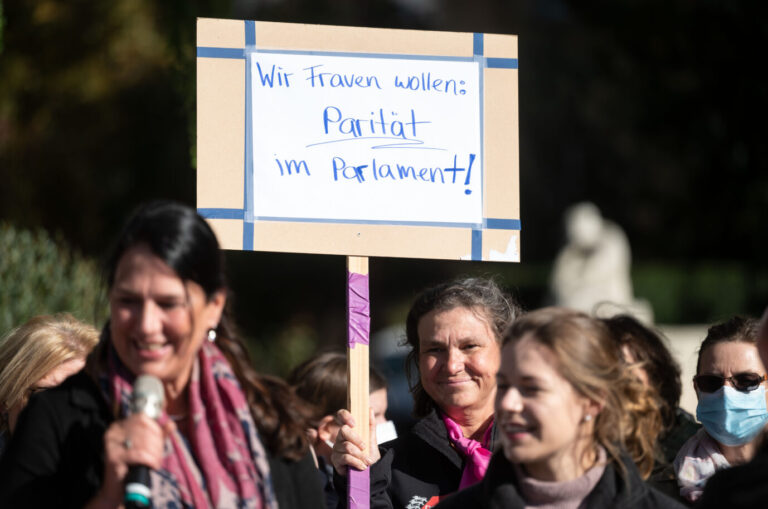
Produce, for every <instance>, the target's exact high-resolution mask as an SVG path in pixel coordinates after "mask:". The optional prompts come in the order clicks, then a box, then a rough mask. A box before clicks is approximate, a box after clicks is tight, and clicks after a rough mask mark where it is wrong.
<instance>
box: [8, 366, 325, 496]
mask: <svg viewBox="0 0 768 509" xmlns="http://www.w3.org/2000/svg"><path fill="white" fill-rule="evenodd" d="M111 422H112V414H111V412H110V411H109V408H107V405H106V403H105V402H104V399H103V398H102V397H101V394H100V393H99V390H98V388H97V387H96V384H95V383H94V382H93V381H92V380H91V378H90V377H88V376H87V375H86V374H84V373H83V372H80V373H78V374H77V375H74V376H72V377H71V378H69V379H67V380H66V381H65V382H64V383H63V384H62V385H60V386H58V387H55V388H52V389H49V390H47V391H44V392H41V393H40V394H37V395H35V396H34V397H33V398H32V399H31V400H30V402H29V405H28V406H27V408H26V409H25V410H24V411H23V412H22V414H21V416H20V417H19V422H18V425H17V427H16V430H15V432H14V434H13V437H12V439H11V441H10V443H9V444H8V449H7V450H6V451H5V454H4V455H3V457H2V459H1V460H0V505H1V506H2V507H4V508H11V507H23V508H38V507H39V508H51V507H62V508H64V507H73V508H75V507H77V508H81V507H83V506H84V505H85V504H86V503H87V502H88V500H90V499H91V498H92V497H93V496H94V495H95V494H96V492H97V491H98V489H99V487H100V486H101V480H102V475H103V471H104V433H105V432H106V430H107V427H109V424H110V423H111ZM269 466H270V473H271V476H272V483H273V486H274V489H275V494H276V496H277V500H278V503H279V504H280V509H290V508H296V509H304V508H317V509H322V508H323V506H324V504H323V495H322V488H321V486H320V482H319V479H318V478H317V471H316V469H315V465H314V461H313V460H312V456H311V455H310V454H307V456H305V457H304V458H303V459H302V460H301V461H299V462H294V461H289V460H285V459H281V458H273V457H270V458H269Z"/></svg>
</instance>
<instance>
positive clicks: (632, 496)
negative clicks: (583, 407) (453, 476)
mask: <svg viewBox="0 0 768 509" xmlns="http://www.w3.org/2000/svg"><path fill="white" fill-rule="evenodd" d="M623 463H624V466H625V467H626V470H627V479H626V480H625V479H624V478H623V477H621V475H620V472H619V471H618V470H617V469H616V468H615V467H614V466H613V464H612V463H608V465H606V467H605V472H604V473H603V475H602V477H601V478H600V480H599V481H598V482H597V485H596V486H595V487H594V489H593V490H592V491H591V492H590V493H589V495H587V498H586V499H585V500H584V507H587V508H590V509H593V508H594V509H602V508H606V509H608V508H610V509H613V508H621V509H650V508H662V509H684V508H685V506H683V505H680V504H679V503H678V502H675V501H674V500H672V499H670V498H668V497H667V496H665V495H662V494H661V493H659V492H657V491H655V490H654V489H652V488H649V487H648V486H646V484H645V483H644V482H643V480H642V479H641V478H640V474H639V473H638V472H637V468H636V467H635V465H634V463H632V461H631V460H630V459H629V458H626V459H625V460H624V462H623ZM481 507H482V508H488V509H523V508H525V501H524V500H523V498H522V496H521V495H520V492H519V490H518V484H517V477H516V476H515V470H514V468H513V466H512V464H511V463H510V462H509V461H507V458H506V457H504V454H502V453H501V452H497V453H496V454H494V455H493V458H491V463H490V465H489V466H488V471H487V472H486V474H485V478H484V479H483V480H482V481H481V482H480V483H479V484H476V485H474V486H472V487H470V488H467V489H465V490H462V491H460V492H458V493H456V494H455V495H452V496H450V497H448V498H447V499H445V500H444V501H442V502H440V504H439V505H438V506H437V508H436V509H472V508H481Z"/></svg>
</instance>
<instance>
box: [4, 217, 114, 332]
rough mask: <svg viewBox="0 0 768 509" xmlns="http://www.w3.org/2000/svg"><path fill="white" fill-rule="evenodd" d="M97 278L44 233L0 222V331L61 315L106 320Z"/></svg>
mask: <svg viewBox="0 0 768 509" xmlns="http://www.w3.org/2000/svg"><path fill="white" fill-rule="evenodd" d="M101 287H102V284H101V276H100V274H99V270H98V268H97V266H96V263H94V262H93V261H92V260H89V259H86V258H83V257H82V256H81V255H79V254H78V253H76V252H74V251H73V250H71V249H70V248H69V247H67V246H66V245H64V244H63V243H62V242H56V241H54V240H53V239H52V238H51V237H50V236H49V235H48V234H47V233H46V232H45V231H44V230H36V231H29V230H20V229H17V228H15V227H13V226H12V225H9V224H7V223H0V332H5V331H7V330H9V329H11V328H12V327H15V326H17V325H19V324H21V323H23V322H25V321H27V320H28V319H29V318H31V317H33V316H35V315H39V314H50V313H57V312H62V311H66V312H69V313H72V314H73V315H75V316H76V317H77V318H79V319H81V320H85V321H92V322H94V323H96V324H97V326H98V325H100V324H101V323H102V322H103V321H104V319H105V317H106V312H105V309H106V308H105V301H104V299H103V298H102V294H101Z"/></svg>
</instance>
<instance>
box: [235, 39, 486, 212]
mask: <svg viewBox="0 0 768 509" xmlns="http://www.w3.org/2000/svg"><path fill="white" fill-rule="evenodd" d="M248 66H249V72H250V73H251V76H250V78H251V86H252V90H251V97H252V119H253V125H252V127H253V129H252V132H253V140H252V142H253V208H254V209H253V210H254V215H255V216H256V217H259V218H286V219H287V218H293V219H296V220H328V221H363V222H383V223H403V222H404V223H430V224H432V223H434V224H446V223H460V224H479V223H481V222H482V207H483V203H482V194H483V193H482V185H483V182H482V171H483V164H482V157H481V156H482V152H481V146H482V145H481V144H482V140H481V118H480V104H481V101H480V99H481V97H480V94H481V90H480V87H481V81H480V74H479V73H480V68H479V65H478V64H477V63H476V62H474V61H456V60H454V61H451V60H428V59H426V60H425V59H422V60H417V59H406V58H400V57H398V58H377V57H375V56H365V57H357V56H335V55H310V54H294V53H280V52H255V53H251V54H250V55H249V59H248Z"/></svg>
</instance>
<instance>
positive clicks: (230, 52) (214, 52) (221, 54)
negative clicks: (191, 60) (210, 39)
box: [197, 46, 245, 59]
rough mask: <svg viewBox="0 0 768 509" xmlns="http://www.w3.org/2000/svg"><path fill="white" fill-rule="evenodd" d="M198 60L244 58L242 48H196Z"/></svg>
mask: <svg viewBox="0 0 768 509" xmlns="http://www.w3.org/2000/svg"><path fill="white" fill-rule="evenodd" d="M197 57H198V58H240V59H242V58H245V52H244V51H243V48H209V47H207V46H198V47H197Z"/></svg>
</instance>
